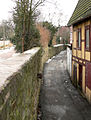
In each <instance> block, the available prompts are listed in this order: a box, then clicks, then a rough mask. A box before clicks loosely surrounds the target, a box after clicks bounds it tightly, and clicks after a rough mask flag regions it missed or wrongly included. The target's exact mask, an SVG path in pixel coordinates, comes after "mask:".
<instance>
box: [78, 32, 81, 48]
mask: <svg viewBox="0 0 91 120" xmlns="http://www.w3.org/2000/svg"><path fill="white" fill-rule="evenodd" d="M78 47H79V48H80V47H81V32H80V31H79V32H78Z"/></svg>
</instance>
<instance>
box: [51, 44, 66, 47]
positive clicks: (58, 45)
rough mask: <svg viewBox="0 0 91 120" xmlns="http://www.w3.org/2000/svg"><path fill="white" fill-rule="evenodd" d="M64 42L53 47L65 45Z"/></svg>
mask: <svg viewBox="0 0 91 120" xmlns="http://www.w3.org/2000/svg"><path fill="white" fill-rule="evenodd" d="M63 45H64V44H57V45H54V46H53V47H59V46H63Z"/></svg>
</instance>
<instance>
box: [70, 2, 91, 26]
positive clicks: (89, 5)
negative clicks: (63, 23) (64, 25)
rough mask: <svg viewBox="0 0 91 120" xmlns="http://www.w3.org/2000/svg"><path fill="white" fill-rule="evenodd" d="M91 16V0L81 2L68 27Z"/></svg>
mask: <svg viewBox="0 0 91 120" xmlns="http://www.w3.org/2000/svg"><path fill="white" fill-rule="evenodd" d="M89 16H91V0H79V1H78V4H77V6H76V8H75V10H74V12H73V14H72V16H71V18H70V20H69V22H68V26H71V25H73V24H74V23H77V22H78V21H80V20H82V19H85V18H87V17H89Z"/></svg>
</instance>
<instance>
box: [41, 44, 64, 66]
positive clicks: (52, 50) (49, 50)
mask: <svg viewBox="0 0 91 120" xmlns="http://www.w3.org/2000/svg"><path fill="white" fill-rule="evenodd" d="M62 50H64V46H63V45H60V44H59V45H54V46H53V47H46V48H43V50H42V51H43V52H42V68H43V65H44V63H45V62H46V61H47V60H48V59H49V58H51V57H53V56H55V55H57V54H58V53H60V52H61V51H62Z"/></svg>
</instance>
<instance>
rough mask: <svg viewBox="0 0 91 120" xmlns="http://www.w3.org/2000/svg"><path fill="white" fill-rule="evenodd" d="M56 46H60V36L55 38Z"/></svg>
mask: <svg viewBox="0 0 91 120" xmlns="http://www.w3.org/2000/svg"><path fill="white" fill-rule="evenodd" d="M56 44H60V36H57V38H56Z"/></svg>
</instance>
